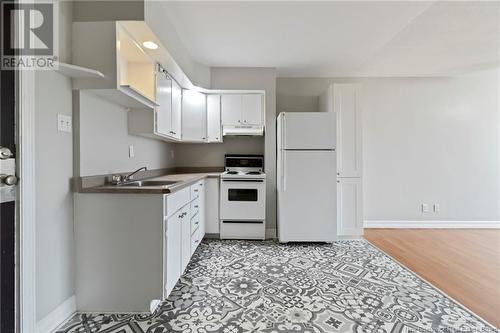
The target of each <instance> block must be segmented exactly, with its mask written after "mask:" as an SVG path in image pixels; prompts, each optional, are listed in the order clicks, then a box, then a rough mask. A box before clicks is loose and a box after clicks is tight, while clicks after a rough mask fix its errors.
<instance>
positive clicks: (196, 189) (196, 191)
mask: <svg viewBox="0 0 500 333" xmlns="http://www.w3.org/2000/svg"><path fill="white" fill-rule="evenodd" d="M201 191H203V180H200V181H198V182H196V184H193V185H191V200H193V199H195V198H198V197H199V196H200V193H201Z"/></svg>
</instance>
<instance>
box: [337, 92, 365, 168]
mask: <svg viewBox="0 0 500 333" xmlns="http://www.w3.org/2000/svg"><path fill="white" fill-rule="evenodd" d="M333 105H334V111H335V113H336V115H337V152H338V158H337V162H338V163H337V175H338V176H339V177H361V176H362V169H361V167H362V161H361V159H362V151H361V149H362V148H361V140H362V138H361V109H360V107H359V103H358V87H357V85H355V84H334V85H333Z"/></svg>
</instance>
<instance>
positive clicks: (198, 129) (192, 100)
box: [182, 89, 207, 142]
mask: <svg viewBox="0 0 500 333" xmlns="http://www.w3.org/2000/svg"><path fill="white" fill-rule="evenodd" d="M206 139H207V96H206V95H205V94H203V93H200V92H197V91H194V90H188V89H184V90H183V91H182V140H183V141H196V142H205V141H206Z"/></svg>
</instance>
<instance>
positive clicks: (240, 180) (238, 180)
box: [222, 179, 264, 183]
mask: <svg viewBox="0 0 500 333" xmlns="http://www.w3.org/2000/svg"><path fill="white" fill-rule="evenodd" d="M222 181H223V182H239V183H263V182H264V179H222Z"/></svg>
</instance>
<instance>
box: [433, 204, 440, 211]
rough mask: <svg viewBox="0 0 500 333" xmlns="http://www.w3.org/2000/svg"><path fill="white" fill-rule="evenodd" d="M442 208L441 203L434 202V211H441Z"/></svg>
mask: <svg viewBox="0 0 500 333" xmlns="http://www.w3.org/2000/svg"><path fill="white" fill-rule="evenodd" d="M440 210H441V207H439V204H434V213H439V211H440Z"/></svg>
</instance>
